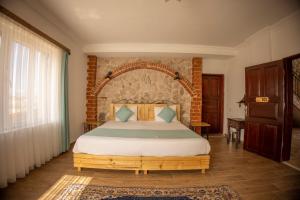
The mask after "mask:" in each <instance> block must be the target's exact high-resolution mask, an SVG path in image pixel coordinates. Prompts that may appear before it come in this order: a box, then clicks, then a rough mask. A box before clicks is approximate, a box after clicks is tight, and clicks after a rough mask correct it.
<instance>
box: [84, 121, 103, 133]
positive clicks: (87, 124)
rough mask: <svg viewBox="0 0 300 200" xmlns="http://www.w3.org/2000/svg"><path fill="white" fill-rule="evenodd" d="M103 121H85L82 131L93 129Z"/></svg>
mask: <svg viewBox="0 0 300 200" xmlns="http://www.w3.org/2000/svg"><path fill="white" fill-rule="evenodd" d="M104 122H105V121H86V122H84V133H86V132H89V131H91V130H93V129H94V128H97V127H98V126H101V125H102V124H103V123H104Z"/></svg>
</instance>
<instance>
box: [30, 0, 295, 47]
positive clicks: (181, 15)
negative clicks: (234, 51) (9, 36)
mask: <svg viewBox="0 0 300 200" xmlns="http://www.w3.org/2000/svg"><path fill="white" fill-rule="evenodd" d="M39 1H40V3H41V4H42V6H44V7H45V8H46V9H47V10H49V11H50V12H52V13H53V14H54V15H55V16H56V17H57V18H58V19H59V20H61V21H62V23H64V24H65V25H66V26H68V27H69V29H70V30H71V31H72V32H73V33H74V34H75V35H76V36H77V37H78V38H79V39H80V40H81V41H82V42H83V44H97V43H167V44H168V43H171V44H194V45H197V44H198V45H212V46H227V47H233V46H236V45H238V44H239V43H241V42H242V41H243V40H245V39H246V38H247V37H249V36H250V35H251V34H253V33H255V32H256V31H258V30H260V29H262V28H263V27H265V26H267V25H271V24H273V23H275V22H276V21H278V20H280V19H281V18H283V17H285V16H287V15H289V14H291V13H292V12H294V11H296V10H297V9H299V8H300V3H299V2H300V1H299V0H181V1H177V0H169V1H168V2H166V1H165V0H39ZM27 2H30V0H28V1H27ZM33 2H35V3H36V1H33Z"/></svg>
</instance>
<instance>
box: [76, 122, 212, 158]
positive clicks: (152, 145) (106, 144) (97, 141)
mask: <svg viewBox="0 0 300 200" xmlns="http://www.w3.org/2000/svg"><path fill="white" fill-rule="evenodd" d="M98 128H106V129H107V128H111V129H120V131H122V129H145V130H185V129H188V128H187V127H186V126H184V125H183V124H181V123H180V122H179V121H174V122H171V123H165V122H155V121H129V122H126V123H124V122H116V121H108V122H106V123H105V124H103V125H102V126H100V127H98ZM73 152H74V153H87V154H93V155H120V156H194V155H201V154H208V153H209V152H210V145H209V142H208V141H207V140H206V139H204V138H202V137H199V138H172V139H170V138H122V137H102V136H101V137H100V136H89V135H82V136H80V137H79V138H78V139H77V141H76V143H75V146H74V148H73Z"/></svg>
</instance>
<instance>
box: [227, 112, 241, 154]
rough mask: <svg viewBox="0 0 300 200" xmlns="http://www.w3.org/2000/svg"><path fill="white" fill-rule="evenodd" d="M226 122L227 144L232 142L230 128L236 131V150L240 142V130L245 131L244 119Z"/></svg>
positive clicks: (231, 119) (228, 119)
mask: <svg viewBox="0 0 300 200" xmlns="http://www.w3.org/2000/svg"><path fill="white" fill-rule="evenodd" d="M227 121H228V124H227V125H228V133H227V144H229V143H230V142H231V141H232V140H233V134H232V133H231V131H230V127H231V128H235V129H236V139H235V148H238V145H239V143H240V142H241V129H245V119H242V118H227Z"/></svg>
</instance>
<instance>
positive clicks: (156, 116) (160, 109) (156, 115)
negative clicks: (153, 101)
mask: <svg viewBox="0 0 300 200" xmlns="http://www.w3.org/2000/svg"><path fill="white" fill-rule="evenodd" d="M163 108H164V106H155V107H154V121H156V122H165V120H163V119H162V118H160V117H159V116H158V114H159V113H160V111H162V109H163ZM169 108H171V109H172V110H174V111H175V112H176V115H175V117H174V118H173V119H172V122H175V121H178V120H177V111H176V105H172V106H169Z"/></svg>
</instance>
